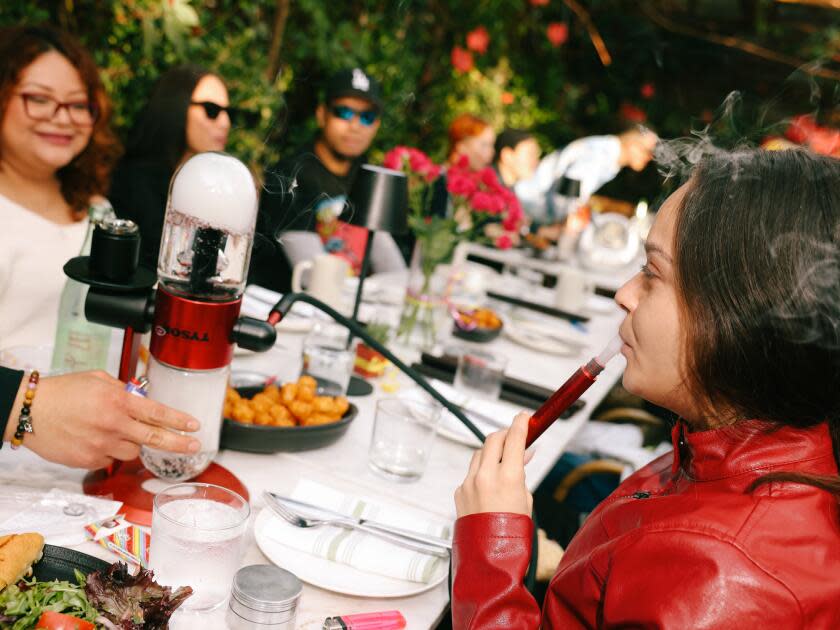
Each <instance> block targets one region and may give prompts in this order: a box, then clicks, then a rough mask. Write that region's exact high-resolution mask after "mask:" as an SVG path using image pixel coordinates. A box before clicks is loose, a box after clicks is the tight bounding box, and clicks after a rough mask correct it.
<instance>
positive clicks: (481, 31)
mask: <svg viewBox="0 0 840 630" xmlns="http://www.w3.org/2000/svg"><path fill="white" fill-rule="evenodd" d="M489 45H490V35H489V34H488V33H487V29H486V28H484V27H483V26H479V27H477V28H474V29H473V30H471V31H470V32H469V33H467V48H469V49H470V50H473V51H475V52H477V53H478V54H479V55H483V54H484V53H486V52H487V46H489Z"/></svg>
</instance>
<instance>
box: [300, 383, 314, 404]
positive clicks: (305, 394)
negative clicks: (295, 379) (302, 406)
mask: <svg viewBox="0 0 840 630" xmlns="http://www.w3.org/2000/svg"><path fill="white" fill-rule="evenodd" d="M297 400H300V401H301V402H312V401H313V400H315V388H314V387H304V386H303V385H298V391H297Z"/></svg>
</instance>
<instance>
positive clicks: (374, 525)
mask: <svg viewBox="0 0 840 630" xmlns="http://www.w3.org/2000/svg"><path fill="white" fill-rule="evenodd" d="M265 493H266V494H267V495H269V496H271V497H272V498H273V499H275V500H276V501H280V502H281V503H285V504H287V505H289V506H291V507H297V508H302V509H304V510H310V511H313V512H316V513H317V512H319V513H321V514H324V515H325V516H330V517H333V518H342V519H346V520H348V521H351V522H352V523H355V524H356V525H364V526H365V527H367V528H370V529H375V530H377V531H380V532H384V533H386V534H393V535H395V536H401V537H403V538H407V539H409V540H414V541H416V542H419V543H423V544H426V545H432V546H433V547H439V548H442V549H450V550H451V549H452V541H451V540H447V539H446V538H439V537H438V536H432V535H431V534H421V533H420V532H415V531H412V530H410V529H403V528H401V527H394V526H393V525H385V524H384V523H379V522H377V521H372V520H370V519H367V518H358V517H355V516H348V515H347V514H342V513H341V512H336V511H335V510H330V509H328V508H324V507H321V506H320V505H312V504H311V503H306V502H304V501H298V500H297V499H290V498H289V497H284V496H281V495H279V494H277V493H275V492H271V491H269V490H266V491H265Z"/></svg>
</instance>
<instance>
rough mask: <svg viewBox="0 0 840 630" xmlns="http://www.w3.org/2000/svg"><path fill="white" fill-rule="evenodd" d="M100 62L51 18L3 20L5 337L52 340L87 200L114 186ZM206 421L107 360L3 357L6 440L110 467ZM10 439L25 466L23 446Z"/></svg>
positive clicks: (0, 249) (0, 297) (113, 144)
mask: <svg viewBox="0 0 840 630" xmlns="http://www.w3.org/2000/svg"><path fill="white" fill-rule="evenodd" d="M109 114H110V103H109V101H108V97H107V96H106V94H105V90H104V88H103V86H102V83H101V82H100V80H99V73H98V70H97V68H96V64H95V63H94V61H93V59H92V58H91V56H90V54H89V53H88V52H87V51H86V50H85V49H84V48H83V47H82V46H81V45H80V44H79V43H78V42H77V41H76V40H75V39H74V38H73V37H71V36H70V35H68V34H67V33H63V32H61V31H58V30H55V29H52V28H48V27H31V26H30V27H23V26H16V27H11V28H4V29H0V225H2V230H0V348H8V347H10V346H19V345H30V346H32V345H42V344H48V343H50V342H51V341H52V339H53V335H54V333H55V329H56V323H57V322H56V318H57V315H58V306H59V297H60V295H61V290H62V288H63V287H64V283H65V282H66V279H67V278H66V276H65V275H64V273H63V271H62V267H63V266H64V263H66V262H67V260H68V259H70V258H72V257H73V256H76V255H78V253H79V251H80V250H81V248H82V243H83V241H84V239H85V235H86V233H87V230H88V219H87V216H88V215H87V210H88V206H89V205H90V204H91V203H92V202H95V201H101V195H102V194H103V193H105V192H106V190H107V186H108V174H109V172H110V170H111V166H112V165H113V163H114V162H115V161H116V158H117V155H118V151H119V145H118V142H117V139H116V137H115V136H114V135H113V133H112V132H111V130H110V127H109V125H108V120H109ZM197 428H198V422H197V421H196V420H195V419H194V418H191V417H189V416H187V415H186V414H183V413H181V412H178V411H175V410H173V409H169V408H167V407H164V406H163V405H161V404H159V403H154V402H153V401H150V400H145V399H143V398H140V397H137V396H132V395H131V394H129V393H128V392H126V391H125V390H124V389H123V384H122V383H120V382H119V381H117V380H116V379H115V378H113V377H111V376H109V375H108V374H105V373H104V372H76V373H72V374H64V375H61V376H51V377H46V376H45V375H40V377H39V375H38V374H37V373H34V372H33V373H30V374H25V373H24V372H23V371H20V370H17V369H9V368H7V367H0V448H2V446H3V443H4V442H11V445H12V448H15V447H19V446H23V447H25V448H27V449H28V450H30V451H32V452H34V453H36V454H38V455H40V456H41V457H43V458H44V459H47V460H50V461H53V462H57V463H60V464H65V465H67V466H76V467H84V468H100V467H104V466H107V465H108V464H110V463H112V462H113V461H114V460H115V459H120V460H130V459H134V458H135V457H137V455H138V453H139V452H140V447H141V446H142V445H144V444H145V445H150V446H151V445H154V446H155V447H159V446H160V445H163V448H165V449H166V450H170V451H177V452H182V453H188V452H195V451H197V450H198V448H199V446H200V445H199V443H198V441H197V440H195V439H194V438H191V437H188V436H185V435H179V434H177V433H174V432H172V431H170V430H169V429H177V430H180V431H185V430H186V431H195V430H196V429H197ZM9 450H11V449H7V448H3V449H2V457H0V467H2V466H3V465H4V464H5V463H6V461H8V462H9V463H11V465H12V466H15V467H19V466H20V465H21V462H24V463H25V464H26V465H29V464H32V463H33V460H32V459H29V460H25V459H21V456H20V454H19V453H18V452H15V451H12V452H7V451H9Z"/></svg>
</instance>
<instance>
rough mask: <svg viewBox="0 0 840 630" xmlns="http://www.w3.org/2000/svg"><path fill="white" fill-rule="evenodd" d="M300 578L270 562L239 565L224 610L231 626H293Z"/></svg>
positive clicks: (236, 629) (244, 629)
mask: <svg viewBox="0 0 840 630" xmlns="http://www.w3.org/2000/svg"><path fill="white" fill-rule="evenodd" d="M302 589H303V586H302V584H301V582H300V580H299V579H298V578H297V577H296V576H294V575H293V574H291V573H289V572H288V571H284V570H283V569H281V568H279V567H276V566H274V565H271V564H253V565H251V566H248V567H242V568H241V569H239V571H237V572H236V575H235V576H234V578H233V588H232V590H231V595H230V604H229V607H228V611H227V619H226V620H227V624H228V628H231V630H257V629H259V630H267V629H268V628H271V629H272V630H279V629H281V628H283V629H285V628H288V629H289V630H293V629H294V627H295V617H296V615H297V603H298V599H299V598H300V593H301V590H302Z"/></svg>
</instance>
